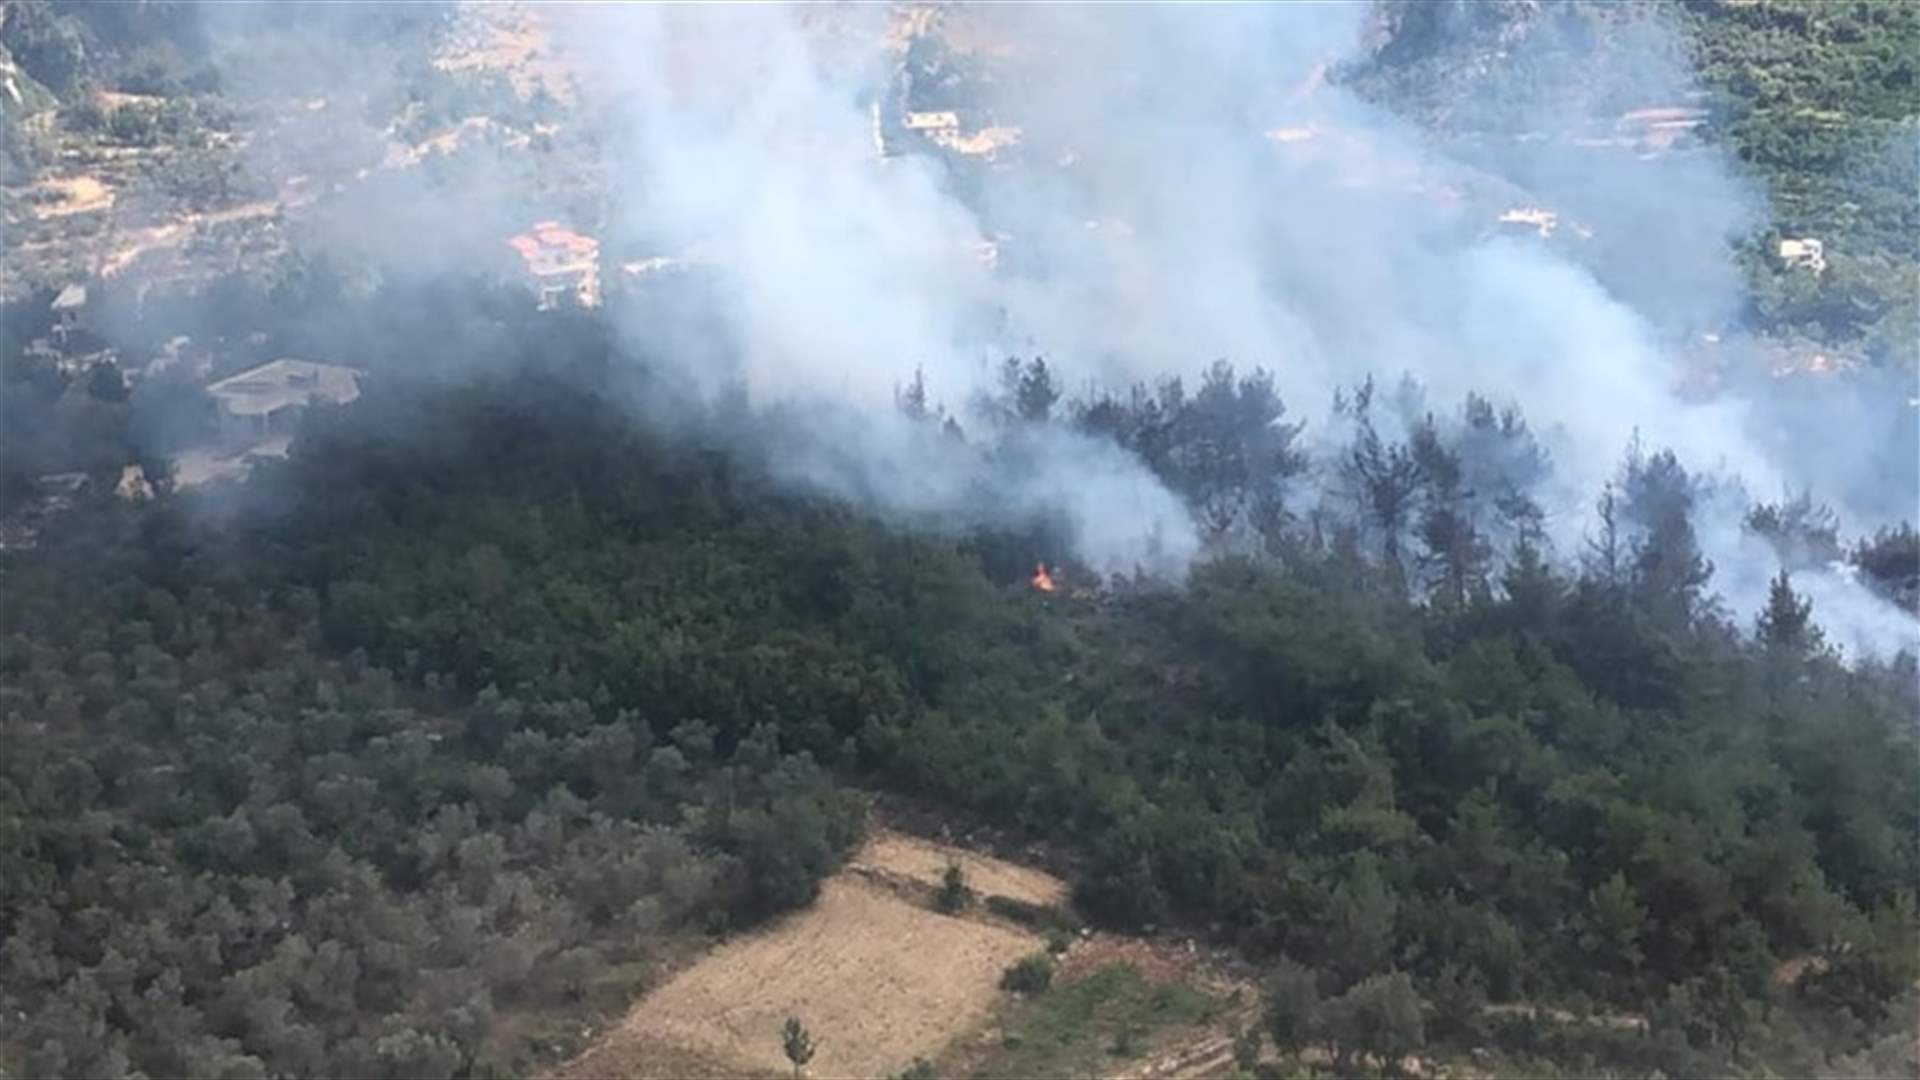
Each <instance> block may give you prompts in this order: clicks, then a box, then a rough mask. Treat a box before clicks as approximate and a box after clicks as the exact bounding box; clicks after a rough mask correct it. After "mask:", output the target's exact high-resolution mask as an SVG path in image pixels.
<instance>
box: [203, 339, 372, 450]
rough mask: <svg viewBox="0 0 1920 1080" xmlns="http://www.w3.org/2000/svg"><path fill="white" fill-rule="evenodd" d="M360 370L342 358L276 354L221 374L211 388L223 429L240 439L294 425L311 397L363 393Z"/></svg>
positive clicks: (336, 399)
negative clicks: (322, 361) (328, 360)
mask: <svg viewBox="0 0 1920 1080" xmlns="http://www.w3.org/2000/svg"><path fill="white" fill-rule="evenodd" d="M361 374H362V373H361V372H360V371H359V370H358V369H357V368H350V367H342V366H341V365H339V364H318V363H314V362H313V361H311V360H292V359H284V360H275V361H273V362H272V363H268V364H262V365H260V366H259V367H257V368H252V369H250V370H248V371H243V372H241V373H240V374H238V375H230V376H228V377H227V378H224V379H221V380H220V381H219V382H216V383H213V384H212V385H210V386H208V387H207V393H209V394H211V395H212V396H213V400H214V403H215V404H216V405H217V406H218V407H219V410H220V427H221V431H222V433H223V434H224V435H225V436H226V438H227V439H228V440H229V441H231V442H242V441H250V440H254V439H259V438H263V437H265V436H268V435H272V434H276V433H284V432H286V431H288V430H290V429H291V428H292V425H293V423H294V421H295V420H296V418H297V417H298V416H299V414H300V413H301V412H302V411H303V410H305V409H306V407H307V406H308V405H310V404H312V403H313V402H316V401H327V402H332V403H333V404H335V405H345V404H346V403H347V402H349V401H352V400H353V399H354V398H357V397H359V396H360V375H361Z"/></svg>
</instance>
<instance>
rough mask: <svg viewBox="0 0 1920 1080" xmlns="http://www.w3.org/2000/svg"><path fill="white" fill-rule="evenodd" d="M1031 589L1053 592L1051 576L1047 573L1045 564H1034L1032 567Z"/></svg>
mask: <svg viewBox="0 0 1920 1080" xmlns="http://www.w3.org/2000/svg"><path fill="white" fill-rule="evenodd" d="M1033 587H1034V588H1036V589H1039V590H1040V591H1041V592H1052V591H1053V588H1054V586H1053V575H1052V574H1049V573H1047V564H1046V563H1035V564H1034V567H1033Z"/></svg>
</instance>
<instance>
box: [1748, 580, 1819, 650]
mask: <svg viewBox="0 0 1920 1080" xmlns="http://www.w3.org/2000/svg"><path fill="white" fill-rule="evenodd" d="M1812 616H1813V601H1811V600H1808V599H1806V598H1805V597H1803V596H1801V595H1800V594H1798V593H1796V592H1794V591H1793V579H1792V578H1791V577H1789V576H1788V574H1787V571H1786V568H1785V567H1782V568H1781V570H1780V572H1779V573H1778V574H1775V575H1774V577H1773V585H1772V588H1770V589H1769V590H1768V592H1767V606H1766V610H1764V611H1762V612H1761V613H1760V618H1759V619H1758V620H1756V622H1755V624H1754V634H1755V636H1757V637H1758V638H1759V639H1760V640H1761V641H1762V642H1763V643H1765V644H1767V645H1768V646H1771V647H1773V648H1776V649H1785V650H1788V651H1790V652H1804V651H1806V650H1807V649H1809V648H1812V647H1813V646H1815V645H1817V644H1818V643H1819V636H1820V628H1819V627H1817V626H1814V625H1813V621H1812Z"/></svg>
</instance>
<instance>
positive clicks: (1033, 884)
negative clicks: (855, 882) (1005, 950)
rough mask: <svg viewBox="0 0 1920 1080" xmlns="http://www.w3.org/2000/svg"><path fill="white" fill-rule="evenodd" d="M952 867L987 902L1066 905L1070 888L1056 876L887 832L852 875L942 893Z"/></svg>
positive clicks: (855, 863) (857, 860) (857, 856)
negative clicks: (899, 880)
mask: <svg viewBox="0 0 1920 1080" xmlns="http://www.w3.org/2000/svg"><path fill="white" fill-rule="evenodd" d="M949 862H958V863H959V864H960V869H961V871H962V872H963V873H965V874H966V879H967V887H968V888H970V889H972V890H973V891H974V892H977V893H980V894H981V895H983V896H987V895H991V896H1005V897H1010V898H1012V899H1014V900H1024V901H1026V902H1027V903H1029V904H1062V903H1065V902H1066V899H1067V886H1066V884H1065V883H1064V882H1062V881H1061V880H1060V879H1059V878H1056V877H1054V876H1053V875H1052V874H1048V873H1043V872H1042V871H1039V870H1034V869H1031V868H1029V867H1025V866H1018V865H1015V864H1013V863H1010V862H1007V861H1005V860H1004V859H996V858H993V857H992V856H988V855H981V854H978V853H976V852H972V851H968V850H966V849H964V848H958V847H954V846H951V845H948V844H937V843H934V842H933V841H931V840H922V839H920V838H919V837H917V836H908V835H906V834H905V833H897V832H893V831H891V830H886V829H880V830H876V831H875V832H874V833H873V835H872V836H871V837H869V838H868V840H867V842H866V843H865V844H864V845H862V846H861V848H860V850H859V851H857V852H855V853H854V856H853V859H852V861H851V862H849V863H848V869H850V870H854V871H863V870H865V871H879V872H880V873H882V874H887V875H894V876H898V877H904V878H910V879H912V880H914V881H916V882H919V883H921V884H923V885H927V886H929V887H933V888H938V887H939V885H940V882H941V879H942V877H943V876H944V875H945V874H946V872H947V864H948V863H949Z"/></svg>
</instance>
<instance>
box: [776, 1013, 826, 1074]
mask: <svg viewBox="0 0 1920 1080" xmlns="http://www.w3.org/2000/svg"><path fill="white" fill-rule="evenodd" d="M780 1044H781V1048H782V1049H783V1050H785V1051H786V1052H787V1060H788V1061H791V1062H793V1075H794V1076H796V1077H798V1076H799V1075H800V1070H802V1069H804V1068H806V1066H807V1062H809V1061H812V1060H813V1052H814V1051H815V1050H818V1049H819V1044H818V1043H815V1042H814V1041H813V1034H812V1033H811V1032H809V1031H808V1030H807V1026H806V1025H805V1024H802V1023H801V1022H800V1018H799V1017H797V1016H789V1017H787V1024H786V1027H784V1028H782V1029H781V1031H780Z"/></svg>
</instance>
